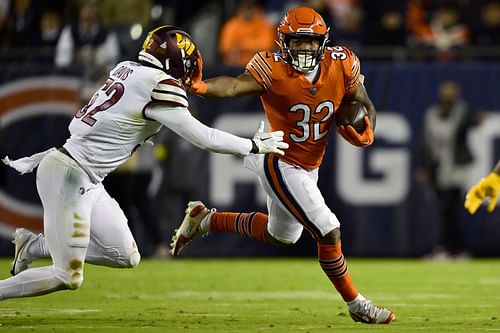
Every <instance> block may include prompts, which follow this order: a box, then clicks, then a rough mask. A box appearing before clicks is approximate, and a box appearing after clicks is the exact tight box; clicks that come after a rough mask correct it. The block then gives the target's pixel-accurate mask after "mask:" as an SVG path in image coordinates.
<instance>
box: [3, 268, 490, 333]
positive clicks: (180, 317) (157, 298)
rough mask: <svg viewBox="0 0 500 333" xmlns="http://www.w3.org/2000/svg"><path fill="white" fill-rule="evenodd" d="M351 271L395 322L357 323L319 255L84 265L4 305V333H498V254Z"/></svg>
mask: <svg viewBox="0 0 500 333" xmlns="http://www.w3.org/2000/svg"><path fill="white" fill-rule="evenodd" d="M44 263H45V264H46V263H47V262H44ZM349 267H350V270H351V274H352V275H353V278H354V280H355V281H356V283H357V285H358V287H359V289H360V290H361V291H362V292H363V293H364V294H365V296H367V297H368V298H371V299H373V300H374V301H376V303H379V304H383V305H385V306H387V307H389V308H391V309H392V310H394V311H395V312H396V315H397V321H395V322H393V323H392V324H390V325H363V324H358V323H355V322H353V321H352V320H351V318H350V317H349V316H348V314H347V310H346V307H345V305H344V304H343V302H342V301H341V299H340V297H339V296H338V295H337V293H336V292H335V291H334V290H333V287H332V286H331V285H330V283H329V281H328V280H327V279H326V277H325V276H324V275H323V273H322V272H321V269H320V268H319V265H318V263H317V262H316V261H315V260H313V259H284V258H270V259H231V260H223V259H220V260H219V259H217V260H216V259H197V260H194V259H181V260H179V259H177V260H166V261H147V260H145V261H143V262H142V263H141V264H140V265H139V267H138V268H136V269H134V270H119V269H111V268H104V267H97V266H91V265H86V266H85V269H86V271H85V282H84V284H83V286H82V288H81V289H80V290H77V291H62V292H57V293H54V294H51V295H47V296H42V297H33V298H24V299H12V300H7V301H3V302H1V303H0V332H1V331H5V332H252V333H255V332H368V331H370V332H372V331H373V332H402V333H404V332H425V333H430V332H455V333H457V332H500V259H495V260H493V259H491V260H472V261H467V262H450V263H433V262H424V261H419V260H391V259H388V260H379V259H351V260H350V261H349ZM8 269H9V260H8V259H1V260H0V272H3V273H2V274H1V276H2V277H7V275H8Z"/></svg>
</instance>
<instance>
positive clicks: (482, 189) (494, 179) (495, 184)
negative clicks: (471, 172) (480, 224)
mask: <svg viewBox="0 0 500 333" xmlns="http://www.w3.org/2000/svg"><path fill="white" fill-rule="evenodd" d="M499 192H500V160H499V161H498V162H497V165H496V166H495V168H494V169H493V171H491V173H490V174H488V175H487V176H486V177H484V178H482V179H481V180H480V181H479V182H478V183H477V184H475V185H474V186H472V187H471V188H470V189H469V191H468V192H467V195H466V196H465V203H464V207H465V208H466V209H467V211H468V212H469V213H470V214H474V213H476V211H477V210H478V208H479V206H481V204H482V203H483V201H484V200H485V199H486V198H488V197H489V198H490V199H489V202H488V207H487V211H488V212H490V213H491V212H492V211H493V210H494V209H495V206H496V203H497V199H498V194H499Z"/></svg>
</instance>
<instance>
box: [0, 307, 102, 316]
mask: <svg viewBox="0 0 500 333" xmlns="http://www.w3.org/2000/svg"><path fill="white" fill-rule="evenodd" d="M23 312H28V313H30V314H33V313H34V314H38V313H40V314H46V313H54V312H57V313H62V314H69V315H72V314H82V313H97V312H102V310H100V309H57V308H51V309H42V308H29V309H26V310H19V309H0V315H2V316H18V315H19V313H23Z"/></svg>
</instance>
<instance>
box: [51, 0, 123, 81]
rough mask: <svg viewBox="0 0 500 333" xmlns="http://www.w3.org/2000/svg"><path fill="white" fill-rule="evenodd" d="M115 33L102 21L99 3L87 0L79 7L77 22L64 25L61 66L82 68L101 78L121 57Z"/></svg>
mask: <svg viewBox="0 0 500 333" xmlns="http://www.w3.org/2000/svg"><path fill="white" fill-rule="evenodd" d="M119 52H120V49H119V43H118V38H117V36H116V34H115V33H114V32H113V31H112V30H108V29H106V28H105V27H103V26H102V25H101V22H100V18H99V13H98V10H97V7H96V5H95V4H93V3H87V4H85V5H83V6H82V7H81V8H80V11H79V17H78V22H76V23H71V24H69V25H67V26H65V27H64V29H63V31H62V32H61V36H60V38H59V40H58V43H57V48H56V56H55V64H56V66H57V67H58V68H64V69H83V71H84V75H86V76H87V77H88V78H89V79H90V80H98V78H99V77H100V76H101V75H102V74H103V73H104V72H105V71H106V70H107V69H108V68H109V66H110V65H112V64H113V63H115V62H116V61H117V60H118V56H119Z"/></svg>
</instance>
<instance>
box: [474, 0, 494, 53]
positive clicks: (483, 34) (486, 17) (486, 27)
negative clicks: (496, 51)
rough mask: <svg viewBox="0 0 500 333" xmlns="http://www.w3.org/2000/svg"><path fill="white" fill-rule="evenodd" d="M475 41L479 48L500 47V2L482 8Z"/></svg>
mask: <svg viewBox="0 0 500 333" xmlns="http://www.w3.org/2000/svg"><path fill="white" fill-rule="evenodd" d="M473 40H474V44H476V45H479V46H500V1H492V2H490V3H485V4H483V5H482V6H481V9H480V21H479V25H478V26H477V27H476V29H474V35H473Z"/></svg>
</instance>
